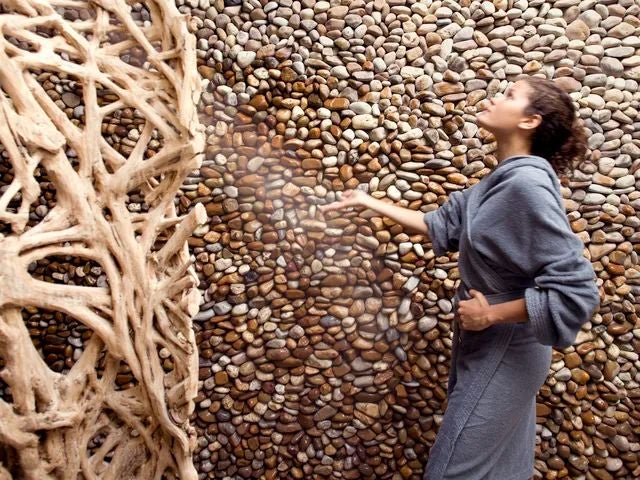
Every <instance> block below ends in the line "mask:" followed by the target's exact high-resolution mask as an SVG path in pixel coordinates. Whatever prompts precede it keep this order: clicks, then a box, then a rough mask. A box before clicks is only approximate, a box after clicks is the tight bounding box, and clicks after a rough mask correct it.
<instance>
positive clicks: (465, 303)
mask: <svg viewBox="0 0 640 480" xmlns="http://www.w3.org/2000/svg"><path fill="white" fill-rule="evenodd" d="M469 294H470V295H471V298H470V299H469V300H461V301H460V302H458V317H459V318H460V326H461V327H462V328H463V329H464V330H475V331H478V330H484V329H485V328H487V327H490V326H491V325H493V323H494V322H493V315H492V312H491V305H489V302H487V299H486V298H485V296H484V295H483V294H482V293H480V292H479V291H477V290H469Z"/></svg>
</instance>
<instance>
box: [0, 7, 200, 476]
mask: <svg viewBox="0 0 640 480" xmlns="http://www.w3.org/2000/svg"><path fill="white" fill-rule="evenodd" d="M134 3H138V2H127V1H125V0H0V5H1V6H2V7H3V10H4V13H2V14H0V143H1V144H2V146H3V148H4V151H5V155H6V158H5V159H3V160H2V161H7V159H8V162H9V163H10V165H11V168H12V171H13V175H14V177H13V181H12V182H11V184H10V185H8V186H7V188H6V189H4V191H3V192H2V193H1V195H0V221H1V222H5V224H8V225H10V227H11V231H12V233H11V234H9V235H6V236H2V235H0V355H1V356H2V359H3V360H4V364H5V366H4V368H3V369H2V370H1V371H0V376H1V377H2V379H3V381H4V382H5V383H6V384H7V385H8V386H9V388H10V391H11V395H12V402H11V403H9V402H8V401H6V400H2V399H0V449H6V452H9V453H7V454H5V455H6V457H7V458H5V464H4V465H0V479H5V478H10V476H11V473H10V472H12V473H14V474H15V475H18V476H19V477H20V478H25V479H34V480H36V479H37V480H43V479H49V478H64V479H75V478H78V477H81V478H84V479H95V478H104V479H110V478H113V479H126V478H137V479H146V478H149V479H158V478H182V479H195V478H197V475H196V472H195V469H194V467H193V463H192V459H191V456H192V453H193V449H194V447H195V440H196V437H195V430H194V429H193V427H191V426H190V425H189V416H190V415H191V413H192V412H193V409H194V398H195V396H196V393H197V372H198V359H197V358H198V357H197V349H196V343H195V337H194V334H193V330H192V328H191V316H192V315H194V314H195V312H196V311H197V308H198V303H199V299H200V295H199V293H198V290H197V288H196V282H197V277H196V276H195V272H194V270H193V268H192V267H191V262H190V257H189V253H188V250H187V245H186V240H187V238H188V237H189V236H190V235H191V233H192V232H193V230H194V229H195V228H196V227H197V226H198V225H199V224H201V223H203V222H204V221H205V220H206V214H205V212H204V208H203V207H202V205H197V206H196V208H194V209H193V210H192V211H191V213H189V214H188V215H186V216H185V217H182V218H179V217H178V216H177V213H176V209H175V207H174V200H175V195H176V192H177V190H178V188H179V186H180V185H181V183H182V182H183V181H184V179H185V177H186V176H187V174H188V173H189V172H190V171H192V170H193V169H195V168H197V167H198V166H199V164H200V161H201V152H202V151H203V148H204V134H203V130H202V128H201V126H200V123H199V122H198V118H197V112H196V103H197V99H198V97H199V94H200V80H199V76H198V73H197V70H196V58H195V39H194V37H193V36H191V35H190V34H189V33H188V31H187V28H186V21H185V18H184V17H183V16H181V15H180V14H179V12H178V11H177V9H176V8H175V5H174V4H173V3H172V2H171V1H170V0H166V1H165V0H147V1H144V2H141V3H143V4H145V5H146V7H147V9H148V11H149V14H150V18H151V21H150V22H146V23H145V24H144V25H140V24H138V23H136V22H135V21H134V19H133V18H132V15H131V7H130V5H132V4H134ZM61 7H68V8H73V9H76V10H78V11H81V10H87V11H90V12H91V15H90V16H89V19H88V20H78V21H75V22H68V21H66V20H65V19H64V18H63V17H62V16H61V15H60V12H61V10H60V8H61ZM43 31H48V32H49V33H48V34H47V35H46V36H45V35H44V34H43V33H42V32H43ZM114 31H121V32H122V31H124V32H126V33H127V35H126V38H123V39H122V40H118V43H115V44H110V43H109V42H108V35H109V33H110V32H114ZM51 32H54V34H53V35H51ZM27 44H29V48H26V47H25V45H27ZM134 45H137V46H138V47H139V48H141V49H142V51H144V54H145V55H146V61H145V63H144V64H143V65H142V66H141V67H137V66H133V65H131V64H128V63H126V62H125V61H123V60H122V59H121V57H120V55H121V54H122V53H123V52H125V51H126V50H128V49H129V48H131V47H132V46H134ZM41 71H48V72H58V73H60V74H68V75H71V76H73V78H75V79H76V80H77V81H78V83H79V84H80V85H81V86H82V97H83V103H84V114H85V122H84V124H83V125H80V126H78V125H75V124H74V123H73V122H72V121H71V120H69V119H68V118H67V116H66V114H65V113H64V112H63V111H61V110H60V109H59V107H58V105H56V103H55V102H54V101H53V100H52V99H51V98H50V97H49V96H48V94H47V93H46V92H45V90H44V89H43V87H42V86H41V85H40V84H39V83H38V81H37V80H36V78H35V77H36V76H37V74H38V73H40V72H41ZM100 89H107V90H109V91H110V92H111V93H112V94H114V95H116V96H117V98H118V100H117V101H114V102H111V103H110V104H101V103H100V101H99V98H98V94H97V92H98V90H100ZM122 108H132V109H135V110H136V111H137V112H138V113H139V114H141V115H142V116H143V117H144V119H145V122H146V123H145V125H144V128H143V129H142V131H141V132H140V135H139V139H138V140H137V144H136V146H135V147H134V148H133V150H132V151H131V153H130V154H129V155H128V156H126V157H125V156H124V155H122V154H121V153H120V152H118V151H116V150H115V149H114V148H113V147H112V146H110V145H109V144H108V143H107V141H106V140H105V139H104V138H103V137H102V133H101V124H102V122H103V120H104V119H105V117H107V116H108V115H110V114H111V113H113V112H114V111H115V110H118V109H122ZM154 131H156V132H158V133H159V134H160V135H161V137H160V138H161V139H162V141H161V147H160V148H159V149H157V151H156V152H155V153H154V154H152V156H151V157H149V158H147V157H146V156H145V152H146V151H147V146H148V143H149V141H150V140H151V138H152V136H153V132H154ZM68 148H72V149H73V150H74V151H75V152H76V154H77V165H76V167H75V168H74V166H73V165H72V163H71V161H70V160H69V158H67V156H66V153H65V152H66V151H67V149H68ZM36 167H40V168H44V170H46V172H47V176H48V178H49V179H50V181H51V182H52V183H53V185H54V187H55V190H56V204H55V206H54V207H53V208H51V209H50V210H49V212H48V214H47V216H46V217H45V218H44V219H43V221H42V222H40V223H39V224H37V225H35V226H32V228H29V227H28V221H29V210H30V208H32V205H33V203H34V202H35V201H36V200H37V199H38V197H39V195H40V188H39V185H38V182H37V180H36V178H34V170H35V169H36ZM132 192H139V193H142V194H143V195H144V196H145V200H146V203H147V204H148V205H149V209H148V211H146V212H142V213H141V212H137V213H132V212H130V211H129V210H128V209H127V199H128V195H129V194H130V193H132ZM15 199H20V201H19V202H18V205H17V207H16V206H15V202H14V203H11V202H12V200H15ZM54 255H55V256H59V255H61V256H66V255H69V256H72V257H81V258H83V259H86V260H92V261H93V262H96V263H98V264H100V266H101V267H102V269H103V271H104V273H105V274H106V277H107V282H108V286H107V287H82V286H70V285H58V284H52V283H47V282H44V281H40V280H37V279H35V278H33V277H32V276H31V275H30V274H29V271H28V269H27V268H28V266H29V264H30V263H32V262H34V261H37V260H40V259H43V258H46V257H49V256H54ZM26 307H37V308H41V309H47V310H53V311H59V312H63V313H65V314H67V315H68V316H70V317H72V318H74V319H76V320H78V321H80V322H82V323H83V324H84V325H85V326H87V327H89V328H90V329H91V330H92V331H93V336H92V337H91V339H90V340H89V341H87V342H85V345H84V351H83V353H82V356H81V357H80V358H79V359H78V360H77V361H76V363H75V364H74V365H73V367H72V368H71V369H70V371H69V372H68V373H67V374H59V373H55V372H53V371H52V370H51V369H50V368H49V367H48V366H47V365H46V363H45V362H44V361H43V360H42V358H41V357H40V355H39V353H38V351H37V350H36V349H35V347H34V345H33V344H32V342H31V340H30V337H29V333H28V331H27V329H26V327H25V324H24V321H23V319H22V314H21V312H22V309H23V308H26ZM160 350H161V351H162V352H163V353H162V354H163V356H167V355H168V356H169V357H170V358H171V360H172V362H173V365H174V368H173V370H172V371H170V372H169V373H167V372H165V370H164V369H163V366H162V359H161V358H160V355H159V353H158V352H159V351H160ZM102 356H104V361H103V365H104V368H103V369H101V370H98V364H99V360H100V358H101V357H102ZM125 363H126V365H127V366H128V367H129V368H130V370H131V374H132V375H133V376H134V378H135V383H136V385H135V386H134V387H131V388H128V389H125V390H117V389H116V384H115V379H116V375H117V372H118V370H119V368H120V367H121V365H123V364H125ZM98 434H99V435H100V436H101V439H102V444H101V446H99V447H97V448H94V449H87V445H88V443H89V442H90V441H91V440H92V439H94V438H95V437H96V435H98ZM0 458H2V457H0Z"/></svg>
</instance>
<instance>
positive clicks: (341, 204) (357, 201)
mask: <svg viewBox="0 0 640 480" xmlns="http://www.w3.org/2000/svg"><path fill="white" fill-rule="evenodd" d="M367 197H368V195H367V194H366V193H365V192H363V191H362V190H357V189H356V190H347V191H345V192H343V193H342V199H341V200H339V201H337V202H332V203H329V204H327V205H321V206H319V207H318V209H319V210H320V211H321V212H322V213H325V212H329V211H331V210H342V209H343V208H347V207H357V206H359V205H363V204H364V200H365V198H367Z"/></svg>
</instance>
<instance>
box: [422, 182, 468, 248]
mask: <svg viewBox="0 0 640 480" xmlns="http://www.w3.org/2000/svg"><path fill="white" fill-rule="evenodd" d="M467 191H468V190H464V191H456V192H452V193H450V194H449V198H448V199H447V201H446V202H445V203H444V204H442V205H441V206H440V207H439V208H438V209H437V210H433V211H431V212H427V213H426V214H425V216H424V222H425V223H426V224H427V229H428V230H429V238H430V239H431V243H432V245H433V251H434V252H435V254H436V255H437V256H440V255H444V254H445V252H447V251H448V250H457V249H458V243H459V241H460V232H461V231H462V215H464V209H465V204H466V196H467V194H466V192H467Z"/></svg>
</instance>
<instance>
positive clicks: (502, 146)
mask: <svg viewBox="0 0 640 480" xmlns="http://www.w3.org/2000/svg"><path fill="white" fill-rule="evenodd" d="M497 143H498V149H497V152H496V156H497V158H498V163H500V162H502V161H503V160H505V159H507V158H509V157H514V156H516V155H531V145H530V144H529V139H527V138H522V137H521V136H519V135H516V136H511V137H508V138H501V139H498V142H497Z"/></svg>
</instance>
